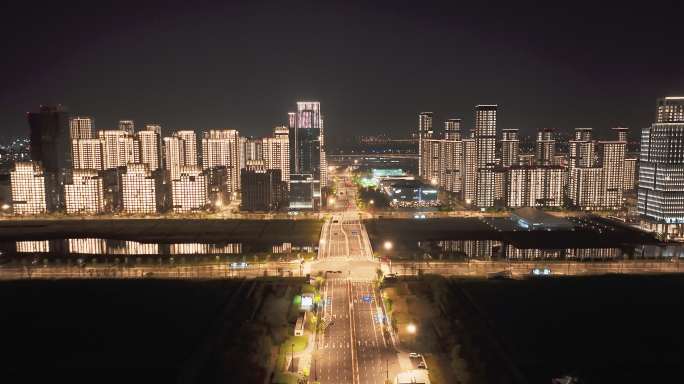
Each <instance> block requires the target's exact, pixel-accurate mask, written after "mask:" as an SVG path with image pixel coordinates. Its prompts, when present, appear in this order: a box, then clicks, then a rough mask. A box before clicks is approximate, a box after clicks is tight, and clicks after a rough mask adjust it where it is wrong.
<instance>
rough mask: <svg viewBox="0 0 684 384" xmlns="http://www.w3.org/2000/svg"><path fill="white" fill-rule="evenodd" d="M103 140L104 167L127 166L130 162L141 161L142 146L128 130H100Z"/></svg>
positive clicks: (100, 136) (99, 135)
mask: <svg viewBox="0 0 684 384" xmlns="http://www.w3.org/2000/svg"><path fill="white" fill-rule="evenodd" d="M98 137H99V138H100V140H101V141H102V168H103V169H111V168H118V167H125V166H126V165H127V164H129V163H138V162H140V148H139V145H138V141H137V139H136V138H135V136H133V135H131V134H129V133H127V132H126V131H121V130H119V131H116V130H107V131H99V132H98Z"/></svg>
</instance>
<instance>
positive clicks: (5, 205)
mask: <svg viewBox="0 0 684 384" xmlns="http://www.w3.org/2000/svg"><path fill="white" fill-rule="evenodd" d="M9 209H10V206H9V204H3V205H2V210H3V211H7V210H9Z"/></svg>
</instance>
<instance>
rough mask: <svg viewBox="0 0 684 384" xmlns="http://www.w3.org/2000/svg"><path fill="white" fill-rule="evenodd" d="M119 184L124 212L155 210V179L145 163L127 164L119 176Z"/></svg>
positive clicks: (149, 211)
mask: <svg viewBox="0 0 684 384" xmlns="http://www.w3.org/2000/svg"><path fill="white" fill-rule="evenodd" d="M121 186H122V199H123V210H124V212H126V213H156V212H157V204H158V198H157V193H158V189H157V181H156V180H155V178H154V177H152V174H151V173H150V170H149V168H148V166H147V164H128V165H127V166H126V173H124V174H123V175H122V176H121Z"/></svg>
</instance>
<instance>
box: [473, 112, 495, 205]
mask: <svg viewBox="0 0 684 384" xmlns="http://www.w3.org/2000/svg"><path fill="white" fill-rule="evenodd" d="M497 110H498V106H497V105H478V106H476V107H475V131H474V135H473V138H474V139H475V151H476V157H477V174H476V185H477V187H476V194H475V205H476V206H478V207H480V208H488V207H493V206H494V200H495V196H494V195H495V186H496V183H495V180H494V173H493V169H494V167H495V166H496V162H495V157H496V115H497Z"/></svg>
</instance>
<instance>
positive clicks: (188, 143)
mask: <svg viewBox="0 0 684 384" xmlns="http://www.w3.org/2000/svg"><path fill="white" fill-rule="evenodd" d="M175 135H177V136H178V137H179V138H181V139H182V140H183V152H184V155H183V156H184V157H185V165H198V164H199V163H198V161H197V134H196V133H195V131H192V130H183V131H178V132H176V133H175Z"/></svg>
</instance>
